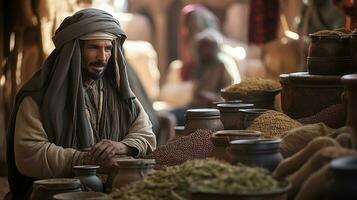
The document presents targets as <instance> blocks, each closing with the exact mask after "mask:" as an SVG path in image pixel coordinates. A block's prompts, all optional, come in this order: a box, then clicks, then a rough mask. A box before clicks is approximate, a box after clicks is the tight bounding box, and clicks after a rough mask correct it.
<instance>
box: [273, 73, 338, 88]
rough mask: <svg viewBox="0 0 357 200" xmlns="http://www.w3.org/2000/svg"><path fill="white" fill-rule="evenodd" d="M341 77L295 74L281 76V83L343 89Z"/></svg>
mask: <svg viewBox="0 0 357 200" xmlns="http://www.w3.org/2000/svg"><path fill="white" fill-rule="evenodd" d="M340 79H341V76H330V75H311V74H309V73H308V72H294V73H290V74H281V75H280V82H281V83H284V82H285V83H293V84H299V85H316V86H322V85H329V86H331V85H334V86H339V87H342V84H341V81H340Z"/></svg>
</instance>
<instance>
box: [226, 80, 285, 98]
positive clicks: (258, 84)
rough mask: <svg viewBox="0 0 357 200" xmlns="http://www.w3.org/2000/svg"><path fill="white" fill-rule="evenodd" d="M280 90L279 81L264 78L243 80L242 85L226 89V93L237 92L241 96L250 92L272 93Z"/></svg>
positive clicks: (234, 85) (238, 84)
mask: <svg viewBox="0 0 357 200" xmlns="http://www.w3.org/2000/svg"><path fill="white" fill-rule="evenodd" d="M278 89H281V85H280V83H279V82H278V81H276V80H272V79H263V78H249V79H246V80H243V81H242V82H240V83H237V84H233V85H230V86H228V87H226V88H224V90H225V91H226V92H237V93H240V94H247V93H249V92H257V91H272V90H278Z"/></svg>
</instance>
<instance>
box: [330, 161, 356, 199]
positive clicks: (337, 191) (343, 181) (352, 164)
mask: <svg viewBox="0 0 357 200" xmlns="http://www.w3.org/2000/svg"><path fill="white" fill-rule="evenodd" d="M330 168H331V170H332V174H333V183H332V185H331V188H330V190H329V192H330V194H329V195H328V196H329V197H330V199H333V200H340V199H357V193H356V191H357V184H356V180H357V156H356V155H351V156H343V157H340V158H336V159H334V160H332V161H331V163H330Z"/></svg>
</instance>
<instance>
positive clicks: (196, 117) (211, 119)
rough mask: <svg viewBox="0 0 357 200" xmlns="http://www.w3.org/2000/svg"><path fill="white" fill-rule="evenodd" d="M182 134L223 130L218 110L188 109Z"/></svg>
mask: <svg viewBox="0 0 357 200" xmlns="http://www.w3.org/2000/svg"><path fill="white" fill-rule="evenodd" d="M186 119H187V120H186V124H185V129H184V134H185V135H189V134H191V133H193V132H195V131H196V130H198V129H208V130H212V131H218V130H223V124H222V122H221V119H220V114H219V110H217V109H211V108H201V109H188V110H187V111H186Z"/></svg>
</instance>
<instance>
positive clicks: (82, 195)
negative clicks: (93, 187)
mask: <svg viewBox="0 0 357 200" xmlns="http://www.w3.org/2000/svg"><path fill="white" fill-rule="evenodd" d="M53 199H55V200H70V199H76V200H84V199H86V200H109V199H112V198H111V197H110V196H109V195H107V194H104V193H101V192H93V191H88V192H66V193H60V194H56V195H54V196H53Z"/></svg>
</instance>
